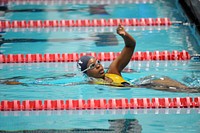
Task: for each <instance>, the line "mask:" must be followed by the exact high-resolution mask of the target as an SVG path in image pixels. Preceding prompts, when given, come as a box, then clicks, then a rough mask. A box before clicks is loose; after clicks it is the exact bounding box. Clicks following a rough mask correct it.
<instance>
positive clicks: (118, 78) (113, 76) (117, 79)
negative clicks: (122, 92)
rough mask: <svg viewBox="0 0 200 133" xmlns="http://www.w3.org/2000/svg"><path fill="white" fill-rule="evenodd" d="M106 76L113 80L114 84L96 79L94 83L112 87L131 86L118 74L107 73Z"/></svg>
mask: <svg viewBox="0 0 200 133" xmlns="http://www.w3.org/2000/svg"><path fill="white" fill-rule="evenodd" d="M105 76H106V77H108V78H110V79H112V81H113V82H112V83H109V82H108V81H105V80H103V79H94V80H93V82H94V83H95V84H100V85H111V86H117V87H125V86H128V85H130V83H128V82H127V81H126V80H124V79H123V78H122V77H121V76H119V75H117V74H110V73H106V74H105Z"/></svg>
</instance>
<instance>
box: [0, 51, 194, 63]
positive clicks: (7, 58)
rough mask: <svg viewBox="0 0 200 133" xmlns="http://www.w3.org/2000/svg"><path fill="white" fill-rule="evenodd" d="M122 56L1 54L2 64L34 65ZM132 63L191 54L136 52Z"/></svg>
mask: <svg viewBox="0 0 200 133" xmlns="http://www.w3.org/2000/svg"><path fill="white" fill-rule="evenodd" d="M119 54H120V52H118V53H114V52H100V53H94V52H91V53H80V54H78V53H69V54H68V53H63V54H58V53H55V54H48V53H47V54H44V55H42V54H26V55H23V54H8V55H3V54H0V63H34V62H76V61H78V59H79V58H80V57H81V56H83V55H90V56H94V57H97V58H98V59H99V60H100V61H112V60H114V59H116V57H117V56H118V55H119ZM131 60H132V61H146V60H190V54H189V53H188V52H187V51H185V50H183V51H176V50H174V51H172V52H169V51H154V52H149V51H145V52H141V51H138V52H135V53H134V54H133V56H132V58H131Z"/></svg>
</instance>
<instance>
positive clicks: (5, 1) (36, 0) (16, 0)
mask: <svg viewBox="0 0 200 133" xmlns="http://www.w3.org/2000/svg"><path fill="white" fill-rule="evenodd" d="M153 2H154V0H1V1H0V5H11V4H16V5H26V4H30V5H34V4H37V5H39V4H45V5H63V4H100V3H101V4H126V3H128V4H130V3H153Z"/></svg>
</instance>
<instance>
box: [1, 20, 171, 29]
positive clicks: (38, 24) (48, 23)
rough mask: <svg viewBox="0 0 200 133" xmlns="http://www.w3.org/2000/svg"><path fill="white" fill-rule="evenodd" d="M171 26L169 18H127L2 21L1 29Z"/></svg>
mask: <svg viewBox="0 0 200 133" xmlns="http://www.w3.org/2000/svg"><path fill="white" fill-rule="evenodd" d="M119 24H122V25H124V26H170V25H171V24H172V22H171V21H170V19H169V18H140V19H136V18H131V19H128V18H125V19H119V18H118V19H103V18H102V19H92V20H89V19H85V20H80V19H79V20H27V21H26V20H20V21H18V20H14V21H8V20H6V21H0V28H53V27H104V26H118V25H119Z"/></svg>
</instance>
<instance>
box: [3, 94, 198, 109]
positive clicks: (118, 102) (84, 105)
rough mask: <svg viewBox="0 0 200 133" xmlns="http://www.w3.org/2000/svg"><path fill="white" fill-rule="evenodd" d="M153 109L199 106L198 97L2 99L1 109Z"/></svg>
mask: <svg viewBox="0 0 200 133" xmlns="http://www.w3.org/2000/svg"><path fill="white" fill-rule="evenodd" d="M143 108H147V109H153V108H200V97H194V98H192V97H184V98H180V97H176V98H152V99H150V98H131V99H127V98H121V99H108V100H106V99H89V100H83V99H77V100H73V99H69V100H44V101H42V100H24V101H20V100H13V101H8V100H3V101H1V105H0V110H1V111H26V110H29V111H32V110H90V109H143Z"/></svg>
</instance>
